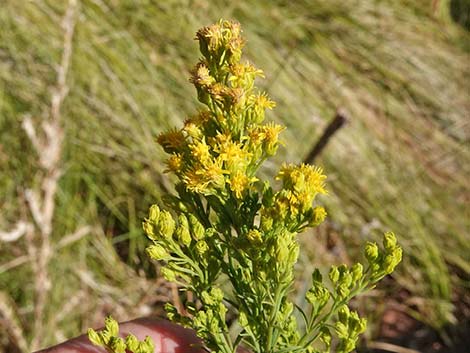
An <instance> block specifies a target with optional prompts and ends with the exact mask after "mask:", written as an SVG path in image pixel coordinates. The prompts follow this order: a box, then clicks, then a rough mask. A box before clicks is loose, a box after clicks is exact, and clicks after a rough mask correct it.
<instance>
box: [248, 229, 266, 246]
mask: <svg viewBox="0 0 470 353" xmlns="http://www.w3.org/2000/svg"><path fill="white" fill-rule="evenodd" d="M246 237H247V238H248V240H249V241H250V243H252V244H254V245H261V244H262V243H263V238H262V234H261V232H260V231H259V230H257V229H251V230H250V231H249V232H248V233H247V235H246Z"/></svg>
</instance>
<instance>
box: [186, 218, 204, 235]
mask: <svg viewBox="0 0 470 353" xmlns="http://www.w3.org/2000/svg"><path fill="white" fill-rule="evenodd" d="M189 224H191V229H192V231H193V235H194V239H196V240H200V239H203V238H204V235H205V234H204V233H205V231H204V227H203V226H202V224H201V222H199V221H198V219H197V218H196V217H194V216H193V215H192V214H190V215H189Z"/></svg>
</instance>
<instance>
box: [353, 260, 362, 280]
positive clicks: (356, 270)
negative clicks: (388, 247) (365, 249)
mask: <svg viewBox="0 0 470 353" xmlns="http://www.w3.org/2000/svg"><path fill="white" fill-rule="evenodd" d="M351 274H352V280H353V282H357V281H359V280H360V279H361V278H362V274H363V267H362V264H360V263H357V264H355V265H353V267H352V269H351Z"/></svg>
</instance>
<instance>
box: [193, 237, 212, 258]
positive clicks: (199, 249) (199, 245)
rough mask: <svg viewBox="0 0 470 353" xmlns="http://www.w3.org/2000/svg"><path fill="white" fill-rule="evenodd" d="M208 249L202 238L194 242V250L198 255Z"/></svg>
mask: <svg viewBox="0 0 470 353" xmlns="http://www.w3.org/2000/svg"><path fill="white" fill-rule="evenodd" d="M208 250H209V246H208V245H207V243H206V242H205V241H204V240H199V241H198V242H197V243H196V251H197V252H198V254H199V255H201V256H203V255H204V254H205V253H206V252H207V251H208Z"/></svg>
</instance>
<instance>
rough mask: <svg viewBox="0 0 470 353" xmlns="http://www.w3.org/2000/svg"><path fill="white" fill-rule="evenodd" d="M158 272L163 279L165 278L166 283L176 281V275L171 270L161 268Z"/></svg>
mask: <svg viewBox="0 0 470 353" xmlns="http://www.w3.org/2000/svg"><path fill="white" fill-rule="evenodd" d="M160 272H161V274H162V276H163V278H165V279H166V280H167V281H169V282H174V281H176V273H175V271H173V270H172V269H170V268H168V267H162V268H161V269H160Z"/></svg>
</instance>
